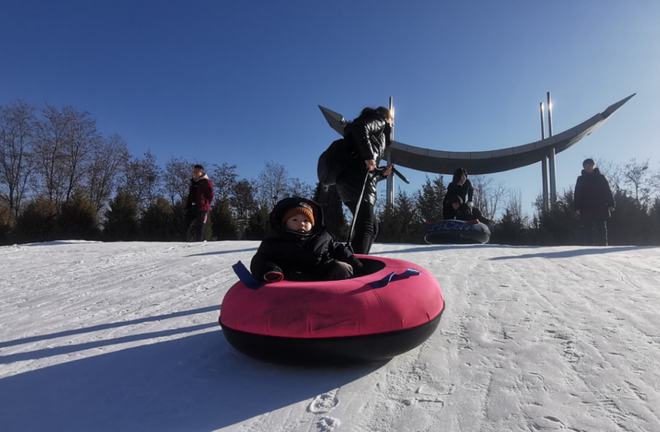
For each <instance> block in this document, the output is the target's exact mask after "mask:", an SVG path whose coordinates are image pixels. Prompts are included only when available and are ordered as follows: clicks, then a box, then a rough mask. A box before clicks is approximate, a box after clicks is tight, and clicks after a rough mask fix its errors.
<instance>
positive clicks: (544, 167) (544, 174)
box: [539, 102, 549, 211]
mask: <svg viewBox="0 0 660 432" xmlns="http://www.w3.org/2000/svg"><path fill="white" fill-rule="evenodd" d="M543 111H544V110H543V102H541V103H539V112H540V113H541V140H544V139H545V124H544V120H545V119H544V117H545V113H544V112H543ZM541 181H542V182H543V188H542V189H543V210H546V211H547V210H548V208H549V207H548V157H547V156H543V159H541Z"/></svg>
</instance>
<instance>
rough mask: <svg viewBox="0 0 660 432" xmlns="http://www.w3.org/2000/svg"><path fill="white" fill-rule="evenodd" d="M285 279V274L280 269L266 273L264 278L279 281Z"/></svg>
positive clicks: (268, 280) (269, 280)
mask: <svg viewBox="0 0 660 432" xmlns="http://www.w3.org/2000/svg"><path fill="white" fill-rule="evenodd" d="M282 279H284V274H282V272H278V271H269V272H268V273H266V274H265V275H264V280H265V281H266V282H279V281H281V280H282Z"/></svg>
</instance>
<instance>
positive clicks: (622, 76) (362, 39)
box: [0, 0, 660, 213]
mask: <svg viewBox="0 0 660 432" xmlns="http://www.w3.org/2000/svg"><path fill="white" fill-rule="evenodd" d="M1 6H2V13H1V14H0V64H1V66H0V104H6V103H9V102H11V101H14V100H16V99H23V100H25V101H27V102H30V103H33V104H35V105H37V106H42V105H43V104H44V103H50V104H54V105H59V106H62V105H71V106H74V107H76V108H78V109H80V110H85V111H89V112H90V113H92V114H93V116H94V117H95V118H96V119H97V124H98V126H99V129H100V130H101V131H102V132H103V133H104V134H112V133H117V134H119V135H121V136H122V137H124V139H125V140H126V142H127V143H128V145H129V148H130V150H131V152H132V153H133V154H134V155H139V154H141V153H143V152H145V151H147V150H151V151H152V152H153V153H155V154H156V155H157V157H158V159H159V161H160V162H162V163H164V162H166V161H167V160H168V159H169V158H171V157H182V158H186V159H190V160H196V161H200V162H203V163H207V164H210V163H220V162H229V163H234V164H236V165H238V171H239V173H240V174H241V175H242V176H244V177H255V176H256V175H257V174H258V172H259V171H260V170H261V169H262V167H263V165H264V164H265V163H266V162H268V161H276V162H279V163H282V164H284V165H285V166H286V167H287V169H288V171H289V173H290V174H291V175H292V176H296V177H300V178H301V179H303V180H305V181H308V182H310V183H313V182H315V180H316V178H315V176H316V160H317V157H318V155H319V154H320V153H321V152H322V151H323V150H324V149H325V147H326V146H327V145H328V144H329V142H331V141H332V140H333V139H335V134H334V132H333V131H332V130H330V129H329V128H328V126H327V125H326V123H325V122H324V120H323V118H322V117H321V115H320V112H319V111H318V108H317V105H318V104H322V105H325V106H328V107H330V108H332V109H334V110H336V111H340V112H342V113H343V114H344V115H345V116H346V117H348V118H352V117H354V116H355V115H357V113H358V112H359V111H360V109H361V108H362V107H364V106H366V105H372V106H374V105H385V104H386V103H387V99H388V97H389V96H394V98H395V103H396V106H397V126H396V132H395V134H396V138H397V139H398V140H399V141H402V142H405V143H409V144H413V145H417V146H423V147H431V148H436V149H444V150H457V151H465V150H487V149H494V148H501V147H506V146H511V145H519V144H524V143H528V142H531V141H535V140H537V139H538V138H539V134H540V130H539V129H540V127H539V118H538V117H539V116H538V103H539V102H540V101H541V100H543V99H544V97H545V92H546V91H547V90H549V91H551V92H552V95H553V99H554V131H555V132H560V131H562V130H564V129H567V128H569V127H572V126H574V125H576V124H578V123H580V122H581V121H583V120H585V119H586V118H588V117H590V116H591V115H593V114H595V113H597V112H600V111H602V110H603V109H604V108H606V107H607V106H608V105H609V104H611V103H613V102H615V101H617V100H619V99H621V98H623V97H625V96H627V95H629V94H631V93H634V92H636V93H637V96H636V97H635V98H633V99H632V100H631V101H630V102H628V104H626V105H625V106H624V107H623V108H622V109H621V110H620V111H619V112H617V113H616V114H615V115H614V116H613V118H612V119H611V120H610V121H609V122H607V123H606V124H605V126H604V127H603V128H601V129H599V130H598V131H596V132H595V133H594V134H592V135H591V136H590V137H588V138H586V139H585V140H583V141H582V142H580V143H579V144H577V145H576V146H574V147H572V148H570V149H569V150H566V151H565V152H563V153H561V154H559V155H558V158H557V174H558V190H559V191H560V192H561V191H562V190H563V189H566V188H568V187H570V186H572V185H573V184H574V182H575V178H576V176H577V174H579V171H580V168H581V166H580V162H581V161H582V159H584V158H585V157H594V158H595V159H596V160H597V161H598V160H609V161H614V162H624V161H626V160H628V159H630V158H633V157H636V158H637V159H638V160H644V159H647V158H650V159H651V162H652V166H653V168H658V161H660V154H659V153H660V145H659V144H660V142H659V141H660V139H659V138H658V133H657V124H658V119H659V117H660V116H659V114H660V108H658V101H659V100H660V78H659V77H660V25H659V23H660V2H658V1H653V0H647V1H643V0H635V1H625V2H622V1H618V0H589V1H588V0H585V1H568V0H558V1H553V2H537V1H522V0H519V1H513V0H511V1H497V2H494V1H464V2H458V1H456V2H444V1H410V2H400V1H360V2H357V1H344V0H338V1H333V2H327V1H325V2H322V1H312V0H304V1H298V0H295V1H282V2H274V1H265V0H264V1H234V2H228V1H219V0H215V1H185V2H184V1H170V2H161V1H61V2H52V1H31V0H22V1H6V0H2V1H1ZM403 171H404V172H406V174H407V175H408V177H409V178H410V179H411V180H412V181H413V185H412V186H411V187H407V190H414V189H417V188H418V187H419V186H420V184H421V183H422V182H423V181H424V176H425V174H424V173H419V172H415V171H413V170H409V169H404V170H403ZM540 171H541V168H540V164H537V165H533V166H529V167H526V168H522V169H518V170H513V171H509V172H506V173H501V174H497V175H494V176H493V178H494V180H495V181H497V182H502V183H503V184H504V185H505V187H507V188H509V189H511V190H514V191H520V192H521V194H522V199H523V206H524V208H525V209H526V210H527V211H528V213H531V202H532V201H533V200H534V199H535V197H536V196H537V195H538V194H539V193H540V190H541V181H540Z"/></svg>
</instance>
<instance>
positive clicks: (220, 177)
mask: <svg viewBox="0 0 660 432" xmlns="http://www.w3.org/2000/svg"><path fill="white" fill-rule="evenodd" d="M211 179H212V180H213V184H214V185H215V190H216V194H215V196H216V197H217V199H218V200H228V199H229V198H230V197H231V196H232V195H233V194H234V189H235V188H236V183H237V182H238V180H237V179H238V174H236V165H230V164H228V163H226V162H223V163H222V164H220V165H217V164H214V165H213V174H212V177H211Z"/></svg>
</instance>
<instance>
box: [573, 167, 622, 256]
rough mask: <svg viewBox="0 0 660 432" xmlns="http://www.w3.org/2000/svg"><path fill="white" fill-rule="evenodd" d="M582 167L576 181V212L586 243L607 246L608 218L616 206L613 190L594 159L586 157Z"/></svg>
mask: <svg viewBox="0 0 660 432" xmlns="http://www.w3.org/2000/svg"><path fill="white" fill-rule="evenodd" d="M582 168H583V170H582V175H580V176H579V177H578V178H577V181H576V182H575V195H574V201H575V212H576V213H577V215H578V216H579V217H580V221H581V222H582V227H583V229H584V239H585V242H586V244H588V245H600V246H607V219H609V217H610V213H611V210H612V209H613V208H614V198H613V197H612V191H611V190H610V185H609V183H608V182H607V179H606V178H605V176H604V175H602V174H601V173H600V171H599V170H598V168H596V163H595V162H594V160H593V159H591V158H589V159H585V160H584V162H582Z"/></svg>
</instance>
